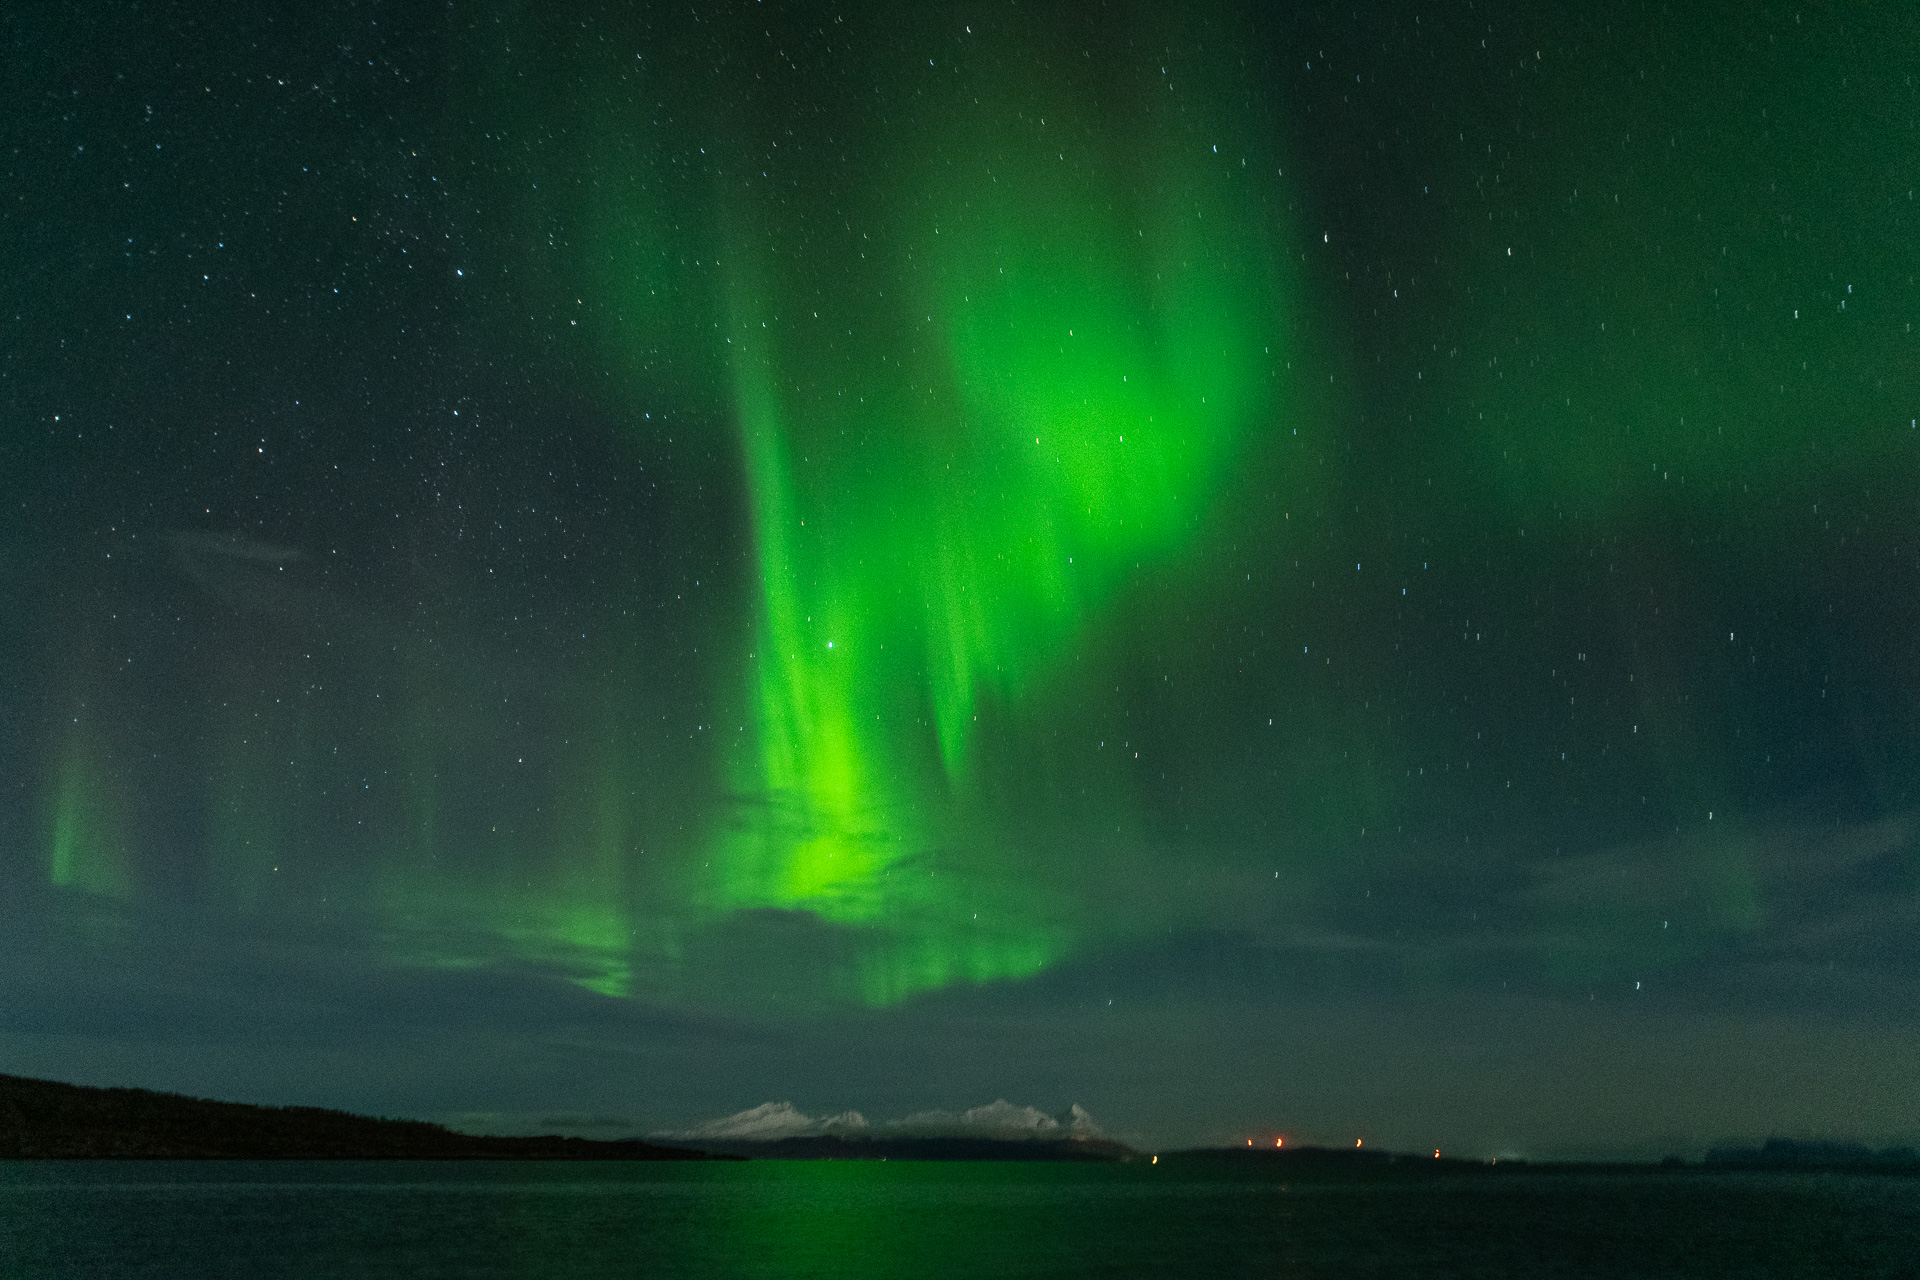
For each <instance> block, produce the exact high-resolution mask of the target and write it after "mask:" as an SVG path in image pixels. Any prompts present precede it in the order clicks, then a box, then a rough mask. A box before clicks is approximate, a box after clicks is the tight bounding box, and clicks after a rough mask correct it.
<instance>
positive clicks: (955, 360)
mask: <svg viewBox="0 0 1920 1280" xmlns="http://www.w3.org/2000/svg"><path fill="white" fill-rule="evenodd" d="M16 28H17V29H16V31H15V34H14V36H13V38H12V40H11V42H10V44H9V47H8V52H7V53H6V55H5V56H6V59H7V67H8V72H9V82H10V83H11V84H13V85H15V86H17V88H16V90H15V93H14V95H13V96H14V100H15V101H14V105H12V106H10V107H9V108H8V109H7V110H6V111H5V112H4V118H5V120H6V122H7V131H6V132H7V138H6V141H7V147H8V152H7V154H8V159H7V166H8V175H9V183H8V190H9V191H10V196H9V199H8V202H7V204H6V207H5V208H4V209H0V226H3V227H4V228H5V231H6V238H5V241H4V243H5V244H6V246H7V248H6V250H5V252H6V255H7V260H8V263H9V266H10V270H9V271H8V272H7V273H6V275H5V282H4V284H0V289H4V292H5V303H6V305H5V307H4V308H0V326H4V332H5V335H6V338H5V342H4V345H3V346H0V360H3V362H4V363H0V375H3V376H0V413H4V418H3V419H0V423H3V424H4V425H3V426H0V498H4V500H5V507H4V509H5V511H6V512H7V513H8V514H7V517H6V523H5V525H4V527H0V610H3V611H4V614H3V615H0V616H4V617H5V619H6V620H7V625H6V626H5V627H4V628H0V765H4V776H5V778H6V785H5V789H4V790H0V888H3V890H4V896H3V897H0V926H4V931H5V935H6V940H5V941H4V942H3V943H0V948H4V951H0V956H3V957H4V964H5V971H6V972H7V973H8V974H9V975H11V982H10V986H11V987H12V998H10V999H7V1000H4V1001H0V1070H6V1071H18V1072H21V1073H23V1074H34V1073H38V1074H45V1075H51V1076H56V1077H59V1078H63V1079H73V1080H82V1081H86V1082H100V1083H128V1084H138V1085H145V1086H150V1087H161V1088H178V1089H183V1090H187V1091H192V1092H202V1093H210V1094H215V1095H219V1096H235V1097H238V1096H245V1097H246V1098H247V1099H248V1100H253V1101H283V1100H284V1101H318V1102H323V1103H326V1104H328V1105H337V1106H351V1107H361V1108H365V1109H370V1110H378V1111H381V1112H383V1113H401V1112H404V1113H406V1114H420V1115H429V1116H432V1117H434V1118H445V1117H459V1116H463V1115H469V1114H475V1113H481V1112H486V1113H489V1114H494V1115H497V1116H505V1117H507V1118H508V1121H509V1122H512V1123H518V1122H519V1119H520V1118H528V1117H539V1116H550V1115H555V1114H562V1113H564V1114H565V1115H568V1116H575V1115H577V1116H580V1117H588V1118H591V1117H594V1116H600V1117H606V1116H614V1117H616V1118H619V1119H621V1122H622V1123H626V1122H630V1123H631V1124H632V1125H633V1126H634V1127H636V1128H638V1127H645V1126H666V1125H670V1124H685V1123H689V1122H691V1121H693V1120H697V1119H700V1118H703V1117H705V1116H708V1115H714V1114H724V1113H727V1112H730V1111H735V1110H739V1109H741V1108H744V1107H747V1106H750V1105H753V1104H755V1103H759V1102H763V1101H766V1100H767V1099H768V1098H770V1097H778V1098H782V1099H785V1098H789V1097H791V1098H792V1100H793V1101H794V1102H795V1103H796V1104H798V1105H800V1106H801V1107H802V1108H804V1109H808V1110H814V1111H823V1112H825V1111H835V1110H839V1109H842V1108H845V1107H853V1106H857V1107H860V1108H862V1109H864V1110H868V1111H872V1112H875V1113H878V1114H889V1113H892V1112H895V1111H897V1112H899V1113H901V1114H905V1113H906V1112H908V1111H912V1110H924V1109H928V1108H936V1107H954V1106H965V1105H972V1104H974V1103H977V1102H981V1101H985V1100H987V1099H988V1098H992V1097H1001V1096H1005V1097H1009V1098H1015V1099H1017V1100H1019V1101H1022V1102H1029V1101H1030V1102H1035V1103H1039V1104H1042V1105H1047V1106H1052V1107H1054V1108H1055V1109H1058V1108H1059V1107H1063V1106H1064V1105H1065V1103H1066V1102H1067V1101H1084V1102H1086V1103H1087V1104H1088V1105H1089V1106H1090V1107H1091V1109H1092V1110H1093V1111H1094V1112H1095V1114H1097V1115H1100V1116H1102V1118H1103V1120H1105V1121H1106V1122H1107V1123H1108V1124H1109V1127H1110V1128H1114V1129H1117V1130H1119V1131H1121V1132H1126V1131H1128V1130H1129V1129H1130V1128H1132V1129H1133V1130H1137V1132H1139V1133H1140V1134H1144V1135H1147V1136H1149V1137H1158V1136H1167V1137H1170V1138H1179V1139H1186V1138H1211V1137H1219V1136H1228V1137H1231V1136H1232V1135H1233V1134H1236V1133H1238V1132H1240V1131H1241V1129H1243V1128H1250V1127H1264V1128H1270V1129H1282V1128H1284V1129H1287V1130H1288V1131H1289V1132H1303V1133H1309V1134H1316V1133H1317V1134H1321V1135H1322V1136H1326V1137H1343V1136H1345V1135H1347V1134H1348V1133H1350V1132H1365V1133H1367V1134H1368V1135H1370V1136H1371V1137H1376V1138H1377V1139H1378V1140H1380V1141H1402V1142H1405V1143H1406V1144H1408V1145H1410V1146H1413V1147H1425V1146H1432V1145H1437V1144H1439V1143H1442V1142H1444V1143H1445V1144H1446V1145H1448V1146H1449V1147H1450V1148H1452V1149H1466V1150H1474V1149H1484V1150H1486V1151H1489V1152H1494V1151H1507V1150H1535V1151H1540V1152H1557V1151H1586V1150H1602V1149H1605V1150H1635V1151H1638V1150H1643V1149H1646V1150H1651V1149H1653V1147H1654V1146H1655V1145H1657V1144H1659V1143H1667V1144H1669V1145H1674V1144H1678V1145H1681V1146H1684V1145H1685V1144H1687V1143H1690V1142H1704V1141H1706V1140H1708V1139H1713V1138H1718V1137H1723V1136H1729V1135H1731V1136H1742V1135H1745V1134H1748V1133H1753V1134H1759V1133H1763V1132H1772V1131H1781V1132H1785V1131H1792V1132H1795V1133H1800V1132H1802V1131H1806V1132H1818V1133H1821V1134H1829V1135H1833V1136H1841V1137H1858V1138H1863V1139H1866V1140H1871V1141H1874V1142H1882V1141H1888V1140H1892V1139H1894V1138H1907V1139H1911V1138H1912V1137H1913V1136H1915V1134H1916V1133H1920V1112H1917V1111H1916V1109H1915V1104H1914V1102H1913V1100H1912V1098H1911V1096H1910V1095H1911V1090H1910V1088H1908V1087H1906V1086H1905V1085H1903V1084H1902V1068H1901V1066H1900V1065H1899V1064H1901V1063H1903V1062H1905V1061H1907V1060H1908V1056H1909V1055H1910V1054H1911V1053H1912V1052H1913V1051H1914V1050H1915V1049H1916V1048H1920V1044H1916V1036H1917V1034H1920V1025H1917V1024H1916V1022H1915V1020H1914V1015H1913V1010H1914V1008H1915V1004H1914V998H1915V996H1916V995H1920V985H1916V981H1915V980H1916V976H1920V975H1917V974H1916V963H1917V962H1920V951H1916V948H1915V944H1914V932H1913V929H1914V924H1915V922H1916V919H1920V914H1917V913H1920V896H1916V883H1915V876H1916V874H1917V873H1920V862H1916V858H1915V850H1916V845H1915V839H1916V836H1915V827H1914V822H1915V810H1914V797H1913V794H1912V790H1913V788H1912V782H1911V779H1912V776H1913V774H1914V770H1915V769H1916V767H1917V766H1920V750H1916V739H1915V730H1916V720H1915V713H1916V707H1917V706H1920V703H1917V702H1916V698H1917V697H1920V666H1917V665H1916V659H1917V658H1920V652H1917V651H1916V647H1915V636H1916V626H1917V625H1920V606H1917V605H1916V600H1920V595H1917V594H1916V591H1915V587H1916V585H1920V584H1917V583H1916V570H1920V511H1917V510H1916V499H1917V498H1920V490H1917V488H1916V483H1915V481H1916V477H1920V432H1916V430H1915V427H1914V422H1915V418H1914V415H1915V414H1916V413H1920V378H1916V372H1915V370H1916V366H1915V347H1914V342H1915V338H1914V335H1913V334H1912V324H1913V321H1914V320H1915V319H1917V318H1920V315H1916V312H1920V289H1916V286H1915V276H1914V273H1915V269H1916V268H1915V263H1914V253H1915V245H1916V239H1915V237H1916V233H1917V232H1920V205H1916V203H1915V198H1914V195H1913V192H1914V189H1915V185H1916V182H1920V174H1916V172H1915V165H1916V159H1917V158H1920V142H1917V141H1916V139H1920V132H1917V131H1920V124H1916V121H1920V96H1916V95H1917V94H1920V90H1917V89H1916V87H1915V86H1914V84H1913V76H1914V74H1915V72H1914V69H1913V67H1912V65H1911V64H1912V61H1913V59H1912V57H1911V50H1912V49H1914V48H1916V47H1920V43H1916V37H1917V36H1920V30H1916V25H1915V22H1914V20H1913V18H1912V17H1911V16H1910V15H1908V14H1906V13H1905V12H1903V11H1902V10H1901V9H1900V8H1899V7H1897V6H1893V5H1864V6H1852V7H1827V8H1819V9H1816V8H1805V9H1802V10H1798V11H1795V10H1791V9H1780V10H1777V11H1775V10H1766V11H1752V10H1747V9H1744V8H1739V7H1733V6H1727V7H1724V8H1709V9H1702V10H1698V11H1688V12H1687V13H1686V14H1683V15H1679V16H1676V15H1675V14H1673V13H1669V12H1666V11H1664V10H1660V9H1657V8H1654V7H1650V6H1648V7H1637V8H1632V9H1630V10H1626V11H1621V12H1616V13H1611V14H1609V15H1606V16H1604V17H1598V16H1597V17H1593V18H1573V17H1569V16H1565V15H1552V16H1547V15H1541V14H1537V13H1530V12H1527V11H1523V10H1520V9H1509V8H1502V7H1499V6H1493V7H1488V6H1486V5H1484V4H1479V5H1469V4H1464V3H1462V4H1450V5H1442V6H1440V7H1437V8H1433V9H1425V8H1421V7H1419V6H1414V5H1395V6H1388V7H1385V8H1375V9H1373V10H1371V11H1369V12H1365V13H1355V12H1353V11H1351V10H1339V11H1336V10H1334V9H1331V8H1326V7H1311V6H1310V7H1301V8H1297V9H1289V8H1285V7H1268V6H1236V5H1217V4H1216V5H1197V6H1179V7H1177V9H1176V8H1175V7H1168V6H1154V5H1146V4H1131V5H1128V4H1116V5H1087V6H1072V7H1048V6H1037V5H1033V6H1030V5H1025V4H1008V3H999V4H994V5H988V6H976V7H969V6H966V5H959V4H947V3H940V4H934V5H929V6H904V7H903V6H881V5H857V4H856V5H848V6H842V7H833V6H813V5H805V6H782V5H772V4H747V3H731V4H723V5H717V6H712V7H708V6H704V5H700V4H693V5H687V6H680V7H679V8H677V9H674V8H670V7H668V6H655V5H645V4H602V3H569V4H556V5H541V6H527V5H504V4H503V5H494V6H481V7H478V8H473V9H471V10H465V9H462V10H459V11H452V10H445V9H441V8H435V7H432V6H424V5H411V4H374V3H369V4H346V5H339V6H325V7H317V8H316V9H315V11H313V12H311V13H300V14H294V13H280V12H265V11H261V12H256V11H253V10H248V9H239V8H236V9H233V10H232V11H230V12H226V13H224V14H214V15H209V14H207V13H206V12H205V11H203V10H200V9H194V10H188V9H185V8H177V7H168V6H159V7H150V6H149V7H136V6H133V5H120V4H100V5H92V6H83V7H81V8H80V9H79V10H78V11H75V12H70V13H55V12H52V11H49V12H46V13H43V14H35V15H31V16H28V17H25V18H22V19H20V20H19V21H18V22H17V24H16ZM975 1095H978V1096H975ZM1056 1095H1057V1097H1056ZM528 1123H532V1120H531V1119H529V1120H528ZM593 1123H600V1122H598V1121H595V1122H593ZM605 1123H607V1124H613V1123H614V1121H612V1120H608V1121H606V1122H605ZM580 1125H581V1126H583V1127H582V1131H590V1130H591V1127H592V1126H591V1124H590V1123H589V1122H588V1120H587V1119H582V1120H581V1121H580Z"/></svg>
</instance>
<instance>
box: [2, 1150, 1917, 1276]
mask: <svg viewBox="0 0 1920 1280" xmlns="http://www.w3.org/2000/svg"><path fill="white" fill-rule="evenodd" d="M1389 1274H1391V1275H1396V1276H1399V1275H1409V1276H1410V1275H1418V1276H1528V1277H1551V1276H1676V1277H1695V1276H1743V1277H1744V1276H1756V1277H1757V1276H1915V1275H1920V1180H1913V1179H1905V1178H1875V1177H1851V1176H1842V1175H1820V1174H1808V1175H1789V1174H1723V1175H1708V1174H1702V1173H1651V1172H1649V1173H1644V1174H1615V1175H1592V1176H1588V1175H1580V1176H1574V1175H1541V1174H1525V1175H1518V1176H1513V1177H1499V1178H1463V1179H1457V1180H1452V1181H1435V1182H1415V1183H1388V1184H1378V1183H1376V1184H1364V1183H1358V1184H1356V1183H1342V1184H1326V1183H1319V1184H1303V1183H1299V1182H1293V1183H1288V1182H1283V1181H1280V1180H1278V1179H1277V1178H1274V1177H1270V1176H1267V1175H1264V1174H1261V1173H1234V1172H1221V1171H1211V1172H1210V1171H1204V1170H1175V1169H1169V1168H1167V1167H1166V1166H1164V1165H1163V1166H1161V1167H1159V1168H1153V1167H1151V1166H1138V1165H1135V1166H1086V1165H1050V1164H921V1163H907V1162H886V1163H878V1162H831V1163H829V1162H809V1163H800V1162H791V1163H775V1162H768V1163H757V1164H727V1165H721V1164H714V1165H677V1164H675V1165H655V1164H442V1163H428V1162H421V1163H411V1162H405V1163H359V1162H339V1163H319V1162H311V1163H310V1162H274V1163H255V1162H240V1161H236V1162H231V1163H194V1162H74V1163H30V1162H0V1280H14V1278H15V1277H23V1278H24V1277H42V1276H53V1277H64V1276H84V1277H90V1278H95V1277H99V1278H106V1277H122V1276H126V1277H131V1276H141V1277H175V1276H178V1277H195V1278H199V1277H226V1276H236V1277H238V1276H248V1277H252V1276H276V1277H304V1276H354V1277H383V1276H408V1277H421V1276H482V1277H495V1276H499V1277H509V1276H512V1277H518V1276H527V1277H535V1276H538V1277H546V1276H555V1277H610V1276H649V1277H660V1276H848V1277H863V1276H913V1277H926V1276H1080V1275H1085V1276H1201V1277H1204V1276H1249V1275H1256V1276H1285V1277H1296V1276H1298V1277H1305V1276H1340V1277H1352V1276H1373V1275H1380V1276H1384V1275H1389Z"/></svg>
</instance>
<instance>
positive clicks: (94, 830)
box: [46, 717, 134, 898]
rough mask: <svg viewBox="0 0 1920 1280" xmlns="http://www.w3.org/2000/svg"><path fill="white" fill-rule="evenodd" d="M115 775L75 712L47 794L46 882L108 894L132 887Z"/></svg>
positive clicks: (126, 892)
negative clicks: (116, 792) (101, 757)
mask: <svg viewBox="0 0 1920 1280" xmlns="http://www.w3.org/2000/svg"><path fill="white" fill-rule="evenodd" d="M114 791H115V788H114V783H113V775H112V773H111V771H110V770H109V769H108V768H107V767H105V765H104V762H103V761H101V760H100V759H99V756H98V749H97V746H96V744H94V743H92V742H90V741H89V740H88V735H87V734H86V732H85V730H84V729H83V727H82V726H81V724H80V721H79V719H78V718H77V717H76V718H75V719H74V722H73V724H72V725H70V726H69V731H68V732H67V734H66V735H65V742H64V743H63V745H62V747H61V750H60V752H59V756H58V759H57V761H56V763H55V766H54V771H53V777H52V780H51V785H50V786H49V788H48V795H47V835H46V850H47V863H46V865H47V881H48V883H50V884H52V885H54V886H55V887H56V888H66V889H78V890H81V891H83V892H86V893H90V894H96V895H99V896H101V897H108V898H126V897H129V896H130V895H131V894H132V892H133V888H134V885H133V876H132V870H131V866H130V859H129V851H128V848H127V844H126V832H125V824H124V821H123V819H122V816H121V813H120V808H119V804H118V802H117V798H116V796H115V794H114Z"/></svg>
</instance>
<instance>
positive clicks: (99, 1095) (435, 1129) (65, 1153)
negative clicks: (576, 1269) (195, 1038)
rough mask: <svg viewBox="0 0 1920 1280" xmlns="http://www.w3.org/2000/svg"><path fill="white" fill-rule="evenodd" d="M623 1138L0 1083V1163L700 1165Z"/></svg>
mask: <svg viewBox="0 0 1920 1280" xmlns="http://www.w3.org/2000/svg"><path fill="white" fill-rule="evenodd" d="M710 1158H712V1157H710V1156H708V1155H706V1154H705V1153H702V1152H698V1151H688V1150H684V1149H682V1148H678V1147H662V1146H657V1145H655V1144H653V1143H651V1142H640V1141H638V1140H629V1141H622V1142H596V1141H591V1140H589V1139H586V1138H562V1137H554V1136H548V1137H537V1138H489V1137H475V1136H473V1135H471V1134H465V1133H455V1132H454V1131H453V1130H451V1129H448V1128H446V1127H444V1126H442V1125H437V1124H428V1123H426V1122H424V1121H420V1120H378V1119H374V1118H373V1117H371V1116H356V1115H351V1114H349V1113H347V1112H345V1111H328V1110H325V1109H323V1108H320V1107H256V1106H251V1105H248V1104H246V1103H241V1102H210V1101H207V1100H206V1099H204V1098H188V1097H183V1096H181V1095H180V1094H175V1093H155V1092H153V1091H151V1090H148V1089H95V1088H90V1087H88V1086H85V1085H72V1084H59V1083H56V1082H55V1081H52V1080H33V1079H29V1078H27V1077H24V1076H9V1075H0V1159H8V1160H34V1159H120V1160H704V1159H710Z"/></svg>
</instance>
